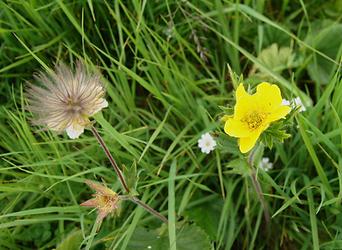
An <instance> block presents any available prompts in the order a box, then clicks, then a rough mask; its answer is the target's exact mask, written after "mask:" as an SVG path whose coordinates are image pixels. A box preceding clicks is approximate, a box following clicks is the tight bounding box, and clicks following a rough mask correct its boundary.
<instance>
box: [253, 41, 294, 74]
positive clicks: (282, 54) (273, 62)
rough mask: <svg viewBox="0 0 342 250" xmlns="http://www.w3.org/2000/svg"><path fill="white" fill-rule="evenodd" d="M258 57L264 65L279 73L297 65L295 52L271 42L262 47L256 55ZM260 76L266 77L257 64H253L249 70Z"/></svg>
mask: <svg viewBox="0 0 342 250" xmlns="http://www.w3.org/2000/svg"><path fill="white" fill-rule="evenodd" d="M258 59H259V61H260V62H262V63H263V64H264V65H265V66H267V67H268V68H269V69H271V70H272V71H275V72H278V73H281V72H282V71H283V70H285V69H288V68H294V67H297V66H298V63H299V62H298V61H297V60H295V54H294V53H292V49H291V48H290V47H281V48H279V47H278V44H276V43H273V44H272V45H271V46H269V47H267V48H265V49H263V50H262V51H261V52H260V54H259V55H258ZM258 71H259V75H260V76H261V77H266V75H264V73H263V72H262V70H261V69H260V68H259V66H258V65H254V66H253V69H252V70H251V72H252V73H254V72H258Z"/></svg>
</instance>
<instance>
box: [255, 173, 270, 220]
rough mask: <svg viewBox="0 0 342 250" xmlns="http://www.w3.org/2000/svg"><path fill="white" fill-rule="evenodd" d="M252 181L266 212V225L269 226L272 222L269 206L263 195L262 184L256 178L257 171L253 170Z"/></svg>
mask: <svg viewBox="0 0 342 250" xmlns="http://www.w3.org/2000/svg"><path fill="white" fill-rule="evenodd" d="M251 179H252V183H253V186H254V189H255V192H256V193H257V195H258V198H259V201H260V203H261V206H262V208H263V210H264V217H265V222H266V225H269V223H270V220H271V217H270V213H269V211H268V206H267V204H266V202H265V199H264V195H263V193H262V190H261V186H260V183H259V181H258V179H257V178H256V174H255V170H254V169H252V173H251Z"/></svg>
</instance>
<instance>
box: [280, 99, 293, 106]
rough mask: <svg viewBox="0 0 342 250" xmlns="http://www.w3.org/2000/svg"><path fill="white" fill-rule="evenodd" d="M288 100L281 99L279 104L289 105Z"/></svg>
mask: <svg viewBox="0 0 342 250" xmlns="http://www.w3.org/2000/svg"><path fill="white" fill-rule="evenodd" d="M290 104H291V103H290V101H288V100H286V99H283V101H282V102H281V105H283V106H290Z"/></svg>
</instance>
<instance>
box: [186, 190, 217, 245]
mask: <svg viewBox="0 0 342 250" xmlns="http://www.w3.org/2000/svg"><path fill="white" fill-rule="evenodd" d="M222 203H223V202H222V197H219V196H217V199H215V200H210V202H206V203H204V204H201V206H197V207H192V208H191V209H189V210H187V211H186V212H185V213H186V215H187V216H189V219H190V220H192V221H194V222H195V223H196V225H197V226H199V227H201V228H202V229H203V230H204V231H205V232H206V233H207V234H208V235H209V237H210V238H211V239H212V240H215V239H216V236H217V228H218V226H219V221H220V215H221V210H222V206H223V204H222Z"/></svg>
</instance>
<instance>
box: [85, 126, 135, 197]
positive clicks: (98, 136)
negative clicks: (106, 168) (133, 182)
mask: <svg viewBox="0 0 342 250" xmlns="http://www.w3.org/2000/svg"><path fill="white" fill-rule="evenodd" d="M91 132H92V133H93V135H94V136H95V138H96V139H97V141H98V142H99V144H100V146H101V148H102V149H103V151H104V152H105V154H106V156H107V158H108V159H109V161H110V164H112V166H113V168H114V171H115V173H116V175H117V176H118V178H119V180H120V183H121V185H122V187H123V188H124V189H125V191H126V192H127V193H129V188H128V186H127V183H126V180H125V178H124V176H123V174H122V172H121V170H120V168H119V167H118V164H117V163H116V161H115V160H114V158H113V156H112V155H111V153H110V152H109V149H108V147H107V145H106V143H105V142H104V140H103V139H102V137H101V136H100V134H99V133H98V132H97V130H96V128H95V127H94V126H91Z"/></svg>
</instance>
